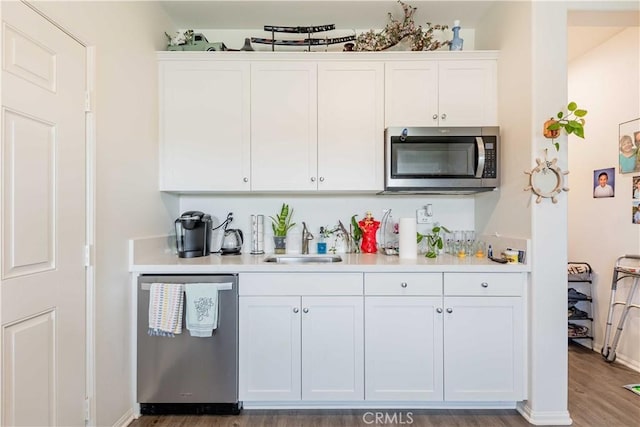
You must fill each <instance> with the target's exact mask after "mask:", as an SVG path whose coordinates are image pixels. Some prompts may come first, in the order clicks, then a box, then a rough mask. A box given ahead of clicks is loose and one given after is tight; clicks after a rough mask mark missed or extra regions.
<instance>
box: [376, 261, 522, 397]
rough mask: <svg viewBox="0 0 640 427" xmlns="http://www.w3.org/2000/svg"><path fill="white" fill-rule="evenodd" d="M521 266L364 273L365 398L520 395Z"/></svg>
mask: <svg viewBox="0 0 640 427" xmlns="http://www.w3.org/2000/svg"><path fill="white" fill-rule="evenodd" d="M524 285H525V275H523V274H520V273H445V274H444V275H443V274H441V273H409V274H408V273H398V274H396V273H372V274H365V325H366V336H365V372H366V379H365V383H366V393H365V396H366V400H389V401H427V400H444V401H519V400H524V399H525V398H526V396H525V391H524V390H525V375H526V371H525V366H524V354H525V352H524V350H525V349H524V342H525V341H524V336H525V329H524V318H525V317H524V312H523V302H522V296H523V295H524V294H523V292H524Z"/></svg>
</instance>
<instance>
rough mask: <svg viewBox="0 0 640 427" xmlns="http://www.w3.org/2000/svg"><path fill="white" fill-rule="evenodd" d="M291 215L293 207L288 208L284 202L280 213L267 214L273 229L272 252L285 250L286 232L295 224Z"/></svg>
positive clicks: (280, 252)
mask: <svg viewBox="0 0 640 427" xmlns="http://www.w3.org/2000/svg"><path fill="white" fill-rule="evenodd" d="M292 217H293V208H289V205H288V204H286V203H283V204H282V207H281V208H280V213H279V214H276V216H275V217H274V216H271V215H269V218H270V219H271V229H272V230H273V243H274V246H275V250H274V252H275V253H277V254H284V253H286V252H287V243H286V242H287V233H288V232H289V230H290V229H291V228H292V227H293V226H294V225H296V223H295V222H291V218H292Z"/></svg>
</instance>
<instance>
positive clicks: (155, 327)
mask: <svg viewBox="0 0 640 427" xmlns="http://www.w3.org/2000/svg"><path fill="white" fill-rule="evenodd" d="M183 306H184V284H183V283H152V284H151V288H150V290H149V330H148V333H149V335H151V336H159V337H173V336H174V335H176V334H180V333H182V307H183Z"/></svg>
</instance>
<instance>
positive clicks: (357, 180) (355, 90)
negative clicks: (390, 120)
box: [318, 61, 384, 191]
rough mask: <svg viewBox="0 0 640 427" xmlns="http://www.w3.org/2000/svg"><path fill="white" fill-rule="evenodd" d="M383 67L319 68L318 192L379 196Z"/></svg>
mask: <svg viewBox="0 0 640 427" xmlns="http://www.w3.org/2000/svg"><path fill="white" fill-rule="evenodd" d="M383 98H384V63H383V62H355V61H335V62H320V63H319V64H318V190H321V191H323V190H326V191H337V190H348V191H381V190H382V189H383V186H384V182H383V173H384V167H383V151H384V119H383V114H384V99H383Z"/></svg>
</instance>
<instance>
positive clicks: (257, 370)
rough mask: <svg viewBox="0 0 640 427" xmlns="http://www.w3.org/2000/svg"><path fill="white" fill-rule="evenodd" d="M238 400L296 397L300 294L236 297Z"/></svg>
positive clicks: (298, 396) (298, 365) (298, 384)
mask: <svg viewBox="0 0 640 427" xmlns="http://www.w3.org/2000/svg"><path fill="white" fill-rule="evenodd" d="M239 304H240V306H239V313H240V318H239V338H240V341H239V354H240V363H239V383H240V385H239V395H240V400H244V401H252V400H253V401H260V400H269V401H273V400H300V340H301V336H300V315H301V310H300V297H286V296H278V297H240V303H239Z"/></svg>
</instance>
